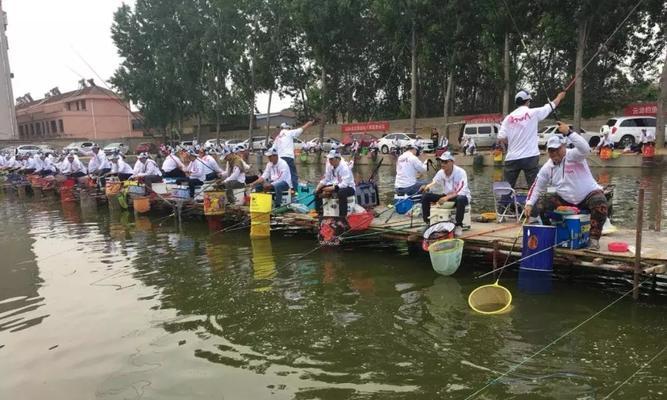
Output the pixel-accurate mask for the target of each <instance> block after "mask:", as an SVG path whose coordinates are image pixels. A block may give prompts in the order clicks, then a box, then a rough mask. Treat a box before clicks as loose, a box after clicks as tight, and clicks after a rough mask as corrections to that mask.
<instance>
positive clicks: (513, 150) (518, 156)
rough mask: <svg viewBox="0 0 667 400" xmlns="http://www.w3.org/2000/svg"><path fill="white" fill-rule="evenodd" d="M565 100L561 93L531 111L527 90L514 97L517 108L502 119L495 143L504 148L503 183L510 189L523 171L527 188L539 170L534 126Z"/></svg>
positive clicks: (538, 151) (538, 153)
mask: <svg viewBox="0 0 667 400" xmlns="http://www.w3.org/2000/svg"><path fill="white" fill-rule="evenodd" d="M564 97H565V92H560V93H558V95H557V96H556V98H555V99H554V100H553V101H551V102H549V103H547V104H545V105H543V106H542V107H536V108H530V101H531V100H532V97H531V95H530V93H529V92H528V91H527V90H526V89H521V90H519V92H518V93H517V94H516V96H514V102H515V104H516V105H517V106H518V107H517V108H516V109H515V110H514V111H512V112H511V113H509V115H507V116H506V117H505V119H504V120H503V122H502V125H501V126H500V132H498V142H499V143H500V144H502V145H504V146H506V148H507V155H506V156H505V168H504V179H505V181H507V182H509V184H510V185H511V186H512V187H515V186H516V181H517V178H519V174H520V173H521V171H523V174H524V175H525V177H526V181H527V182H528V186H529V187H530V186H531V185H532V184H533V182H534V181H535V177H537V173H538V172H539V170H540V167H539V162H540V149H539V148H538V147H537V125H538V123H539V122H540V121H542V120H544V119H545V118H547V117H548V116H549V114H551V112H552V111H554V110H555V109H556V107H558V105H559V104H560V102H561V101H562V100H563V98H564Z"/></svg>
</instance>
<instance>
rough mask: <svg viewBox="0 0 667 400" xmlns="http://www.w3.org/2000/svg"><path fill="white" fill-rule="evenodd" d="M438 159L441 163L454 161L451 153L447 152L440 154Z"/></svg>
mask: <svg viewBox="0 0 667 400" xmlns="http://www.w3.org/2000/svg"><path fill="white" fill-rule="evenodd" d="M439 158H440V160H441V161H449V160H452V161H454V157H453V156H452V153H450V152H448V151H446V152H444V153H442V154H441V155H440V157H439Z"/></svg>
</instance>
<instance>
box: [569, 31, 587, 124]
mask: <svg viewBox="0 0 667 400" xmlns="http://www.w3.org/2000/svg"><path fill="white" fill-rule="evenodd" d="M587 37H588V20H584V21H583V23H581V24H579V28H578V30H577V59H576V67H575V77H576V80H575V82H574V121H573V125H574V127H575V128H576V129H580V128H581V110H582V108H583V104H582V98H583V94H584V83H583V80H584V77H583V67H584V52H585V50H586V39H587Z"/></svg>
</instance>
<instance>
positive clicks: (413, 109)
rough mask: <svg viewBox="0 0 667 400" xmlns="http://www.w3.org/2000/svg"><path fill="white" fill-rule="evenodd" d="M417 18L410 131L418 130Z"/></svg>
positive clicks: (413, 39)
mask: <svg viewBox="0 0 667 400" xmlns="http://www.w3.org/2000/svg"><path fill="white" fill-rule="evenodd" d="M415 29H416V27H415V20H412V44H411V48H412V68H411V73H410V75H411V86H410V132H412V133H415V132H417V38H416V36H417V35H416V32H415Z"/></svg>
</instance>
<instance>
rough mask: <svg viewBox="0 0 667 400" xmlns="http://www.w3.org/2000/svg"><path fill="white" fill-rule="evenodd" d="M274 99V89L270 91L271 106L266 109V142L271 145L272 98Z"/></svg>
mask: <svg viewBox="0 0 667 400" xmlns="http://www.w3.org/2000/svg"><path fill="white" fill-rule="evenodd" d="M272 97H273V89H269V105H268V106H267V108H266V142H265V143H269V138H270V137H271V98H272Z"/></svg>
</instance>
